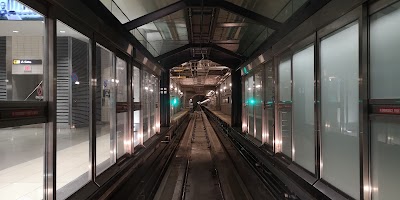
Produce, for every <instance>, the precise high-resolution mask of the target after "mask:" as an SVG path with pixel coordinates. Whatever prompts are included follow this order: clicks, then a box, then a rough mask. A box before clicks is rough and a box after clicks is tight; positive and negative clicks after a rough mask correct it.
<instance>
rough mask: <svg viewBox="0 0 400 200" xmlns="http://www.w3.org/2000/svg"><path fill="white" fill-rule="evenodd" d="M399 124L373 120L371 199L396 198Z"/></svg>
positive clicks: (399, 158) (399, 148)
mask: <svg viewBox="0 0 400 200" xmlns="http://www.w3.org/2000/svg"><path fill="white" fill-rule="evenodd" d="M399 130H400V125H399V124H398V123H394V122H384V121H382V120H381V121H373V122H372V126H371V134H372V136H371V138H372V147H371V148H372V149H371V152H372V155H371V158H372V186H371V192H372V199H374V200H377V199H398V196H399V184H400V172H399V167H400V157H399V155H400V134H399Z"/></svg>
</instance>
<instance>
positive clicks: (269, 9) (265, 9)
mask: <svg viewBox="0 0 400 200" xmlns="http://www.w3.org/2000/svg"><path fill="white" fill-rule="evenodd" d="M227 1H229V2H232V3H234V4H236V5H238V6H241V7H244V8H246V9H248V10H251V11H253V12H256V13H258V14H260V15H264V16H265V17H268V18H271V19H275V20H276V21H279V22H285V21H286V20H287V19H288V18H289V17H290V16H292V15H293V13H294V12H296V11H297V10H298V9H299V8H300V6H302V5H303V4H304V3H305V2H307V0H263V1H243V0H227Z"/></svg>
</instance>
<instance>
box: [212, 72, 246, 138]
mask: <svg viewBox="0 0 400 200" xmlns="http://www.w3.org/2000/svg"><path fill="white" fill-rule="evenodd" d="M243 91H244V95H243V99H242V100H243V102H244V105H245V106H244V107H243V111H242V113H243V114H244V116H243V117H244V121H243V122H242V123H243V124H242V130H243V132H248V131H249V127H248V125H249V118H248V116H249V109H248V107H249V102H248V100H249V79H248V78H246V79H245V81H244V88H243ZM216 94H217V95H218V91H217V92H216Z"/></svg>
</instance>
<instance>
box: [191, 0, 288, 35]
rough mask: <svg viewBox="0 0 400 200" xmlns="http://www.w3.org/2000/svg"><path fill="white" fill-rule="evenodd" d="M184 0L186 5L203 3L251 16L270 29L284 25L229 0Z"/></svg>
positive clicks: (247, 16) (250, 17)
mask: <svg viewBox="0 0 400 200" xmlns="http://www.w3.org/2000/svg"><path fill="white" fill-rule="evenodd" d="M184 1H185V2H186V5H187V6H189V7H198V6H202V3H203V6H204V7H218V8H221V9H224V10H226V11H228V12H231V13H235V14H237V15H240V16H242V17H246V18H249V19H251V20H253V21H255V22H257V23H259V24H262V25H264V26H266V27H268V28H270V29H274V30H278V29H279V28H280V27H281V26H282V23H280V22H278V21H275V20H273V19H270V18H268V17H265V16H263V15H260V14H258V13H256V12H253V11H251V10H248V9H246V8H243V7H241V6H238V5H236V4H234V3H231V2H229V1H224V0H203V1H198V0H184Z"/></svg>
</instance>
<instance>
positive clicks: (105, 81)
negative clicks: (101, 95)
mask: <svg viewBox="0 0 400 200" xmlns="http://www.w3.org/2000/svg"><path fill="white" fill-rule="evenodd" d="M107 85H108V80H104V88H106V87H107Z"/></svg>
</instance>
